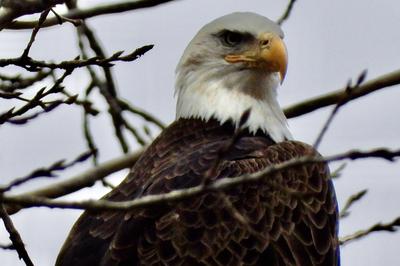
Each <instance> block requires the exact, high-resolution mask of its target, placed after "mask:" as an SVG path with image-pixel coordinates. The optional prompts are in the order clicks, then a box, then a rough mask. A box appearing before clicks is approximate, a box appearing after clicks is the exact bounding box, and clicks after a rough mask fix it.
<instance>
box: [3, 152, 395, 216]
mask: <svg viewBox="0 0 400 266" xmlns="http://www.w3.org/2000/svg"><path fill="white" fill-rule="evenodd" d="M397 157H400V149H399V150H395V151H390V150H388V149H384V148H379V149H375V150H370V151H359V150H351V151H348V152H345V153H341V154H336V155H333V156H329V157H320V156H319V157H316V156H311V157H310V156H305V157H300V158H296V159H292V160H289V161H286V162H283V163H280V164H276V165H271V166H269V167H267V168H265V169H264V170H262V171H260V172H257V173H254V174H247V175H242V176H238V177H233V178H221V179H218V180H216V181H215V182H212V183H209V184H203V185H199V186H196V187H191V188H187V189H181V190H174V191H171V192H169V193H165V194H159V195H147V196H144V197H141V198H138V199H134V200H130V201H119V202H113V201H108V200H101V199H100V200H85V201H63V200H54V199H48V198H44V197H38V196H34V195H32V193H30V194H22V195H16V196H8V195H5V194H4V195H3V196H2V198H0V201H2V202H3V203H5V204H16V205H21V206H24V207H26V208H27V207H48V208H69V209H85V210H95V211H99V210H113V211H126V210H133V209H137V208H145V207H149V206H154V205H156V204H166V203H169V202H176V201H181V200H184V199H187V198H190V197H194V196H197V195H199V194H202V193H204V192H212V191H217V192H221V191H225V190H227V189H230V188H232V187H234V186H237V185H241V184H245V183H250V182H257V181H260V180H262V179H265V177H267V176H269V177H270V176H271V175H273V174H275V173H278V172H281V171H283V170H287V169H290V168H293V167H296V166H301V165H304V164H310V163H323V162H334V161H341V160H346V159H350V160H357V159H363V158H381V159H385V160H388V161H393V160H394V159H395V158H397ZM271 185H274V184H271ZM287 193H293V194H294V196H300V197H301V196H305V195H304V194H301V193H296V192H293V191H287ZM297 194H298V195H297Z"/></svg>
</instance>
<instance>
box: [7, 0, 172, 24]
mask: <svg viewBox="0 0 400 266" xmlns="http://www.w3.org/2000/svg"><path fill="white" fill-rule="evenodd" d="M172 1H176V0H139V1H121V2H119V3H112V4H108V5H99V6H96V7H92V8H88V9H73V10H71V11H69V12H68V13H66V14H63V15H62V16H63V17H66V18H68V19H87V18H91V17H95V16H100V15H106V14H115V13H120V12H126V11H131V10H137V9H142V8H148V7H154V6H157V5H161V4H165V3H168V2H172ZM36 23H37V21H35V20H33V21H17V22H14V23H12V24H10V25H7V27H6V28H7V29H14V30H15V29H31V28H33V27H35V25H36ZM57 24H59V19H58V18H57V17H52V18H48V19H47V20H46V21H45V22H44V23H43V25H42V27H50V26H54V25H57ZM0 25H1V24H0ZM0 29H1V27H0Z"/></svg>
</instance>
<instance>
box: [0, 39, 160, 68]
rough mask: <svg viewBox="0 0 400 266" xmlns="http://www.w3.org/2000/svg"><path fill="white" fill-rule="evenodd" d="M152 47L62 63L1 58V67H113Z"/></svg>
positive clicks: (132, 59)
mask: <svg viewBox="0 0 400 266" xmlns="http://www.w3.org/2000/svg"><path fill="white" fill-rule="evenodd" d="M151 48H153V45H145V46H143V47H140V48H138V49H136V50H134V51H133V52H131V53H129V54H127V55H124V56H122V53H123V51H119V52H116V53H114V54H113V55H112V56H110V57H108V58H103V57H98V56H96V57H92V58H89V59H86V60H80V59H79V57H77V58H75V59H74V60H67V61H62V62H60V63H52V62H45V61H39V60H34V59H32V58H29V57H18V58H8V59H0V67H5V66H10V65H15V66H18V67H22V68H24V69H26V70H28V71H41V70H42V69H43V68H49V69H65V70H69V69H76V68H80V67H86V66H89V65H93V66H101V67H111V66H113V64H112V63H113V62H116V61H123V62H131V61H134V60H136V59H138V58H139V57H141V56H142V55H143V54H145V53H146V52H147V51H149V50H150V49H151Z"/></svg>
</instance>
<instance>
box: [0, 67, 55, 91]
mask: <svg viewBox="0 0 400 266" xmlns="http://www.w3.org/2000/svg"><path fill="white" fill-rule="evenodd" d="M51 74H52V70H48V71H39V72H37V73H36V74H35V75H34V76H32V77H21V75H16V76H6V75H2V74H0V80H2V83H0V91H2V92H5V93H12V92H14V91H16V90H20V89H25V88H27V87H29V86H32V85H33V84H35V83H36V82H39V81H42V80H44V79H45V78H47V77H48V76H50V75H51Z"/></svg>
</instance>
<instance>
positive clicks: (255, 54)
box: [175, 12, 291, 142]
mask: <svg viewBox="0 0 400 266" xmlns="http://www.w3.org/2000/svg"><path fill="white" fill-rule="evenodd" d="M282 38H283V32H282V30H281V29H280V27H279V26H278V25H277V24H276V23H274V22H273V21H271V20H269V19H268V18H266V17H263V16H260V15H257V14H254V13H248V12H246V13H233V14H229V15H226V16H223V17H221V18H218V19H216V20H214V21H212V22H211V23H209V24H207V25H205V26H204V27H203V28H202V29H201V30H200V31H199V32H198V33H197V35H196V36H195V37H194V38H193V40H192V41H191V42H190V43H189V45H188V46H187V48H186V49H185V51H184V53H183V55H182V58H181V60H180V62H179V64H178V66H177V69H176V73H177V79H176V91H175V94H176V95H177V96H178V102H177V110H176V116H177V118H200V119H204V120H206V121H207V120H209V119H210V118H215V119H217V120H218V121H220V122H221V123H224V122H226V121H228V120H231V121H233V122H234V123H236V124H238V123H239V121H240V118H241V116H242V114H243V112H245V111H246V110H247V109H249V108H250V109H251V113H250V117H249V119H248V120H247V123H246V126H247V127H248V128H249V130H250V132H253V133H255V132H256V131H257V130H262V131H264V132H265V133H267V134H269V135H270V136H271V138H272V139H273V140H274V141H276V142H280V141H283V140H285V139H291V134H290V132H289V130H288V128H287V122H286V118H285V116H284V114H283V111H282V109H281V108H280V106H279V104H278V102H277V99H276V89H277V88H278V87H279V85H280V83H281V82H282V81H283V79H284V77H285V74H286V67H287V52H286V47H285V44H284V43H283V41H282Z"/></svg>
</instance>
